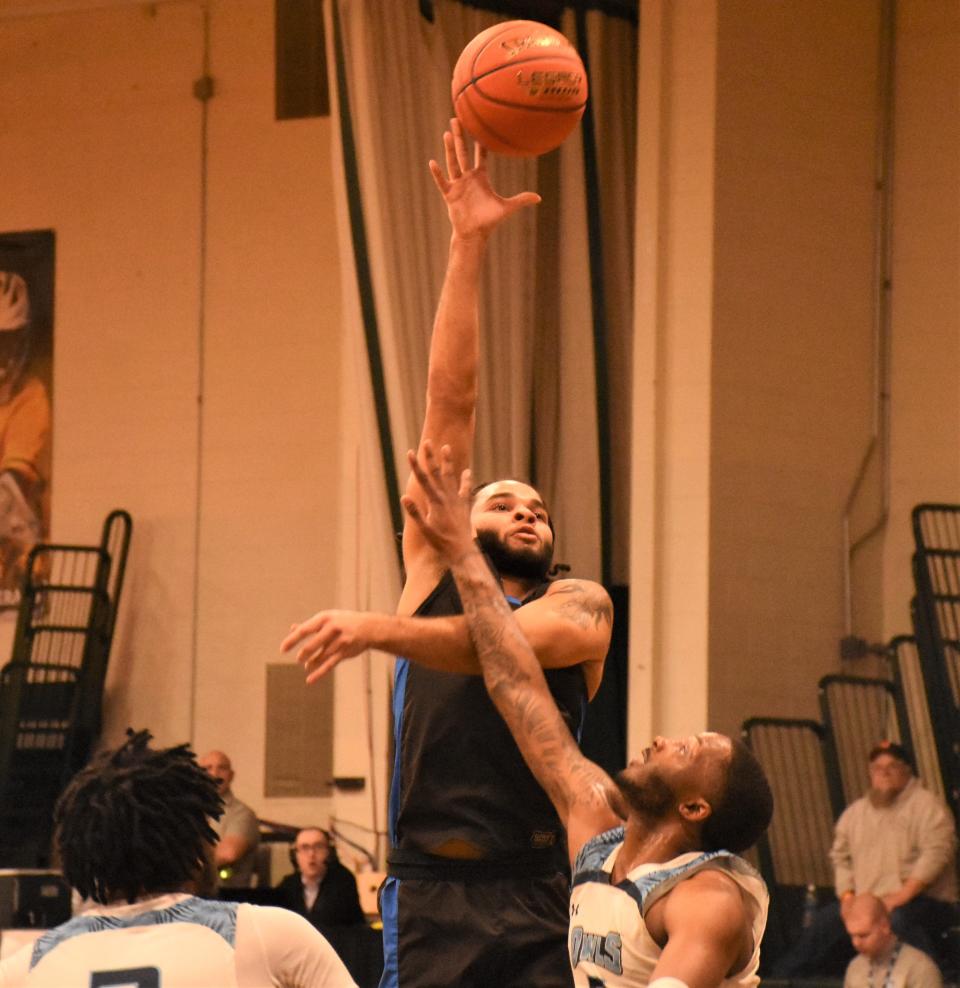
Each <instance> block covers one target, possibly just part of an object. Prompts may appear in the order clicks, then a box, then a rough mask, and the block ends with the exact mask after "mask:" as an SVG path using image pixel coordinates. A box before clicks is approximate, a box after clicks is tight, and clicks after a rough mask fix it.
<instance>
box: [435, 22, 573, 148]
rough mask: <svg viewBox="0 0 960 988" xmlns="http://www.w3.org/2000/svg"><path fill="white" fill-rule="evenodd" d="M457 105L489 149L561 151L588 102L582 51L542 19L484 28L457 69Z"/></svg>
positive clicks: (475, 135) (468, 128)
mask: <svg viewBox="0 0 960 988" xmlns="http://www.w3.org/2000/svg"><path fill="white" fill-rule="evenodd" d="M451 95H452V97H453V107H454V110H455V112H456V114H457V117H458V119H459V120H460V123H461V124H463V126H464V128H465V129H466V131H467V133H469V134H470V136H471V137H472V138H473V139H474V140H475V141H478V142H479V143H480V144H482V145H483V146H484V147H485V148H487V150H488V151H496V152H498V153H499V154H511V155H516V156H520V157H535V156H536V155H538V154H545V153H546V152H547V151H552V150H553V149H554V148H556V147H559V146H560V145H561V144H562V143H563V141H564V140H565V139H566V137H567V136H568V135H569V134H570V132H571V131H572V130H573V128H574V127H575V126H576V125H577V121H579V119H580V118H581V117H582V116H583V110H584V107H585V106H586V104H587V74H586V72H585V71H584V68H583V62H581V61H580V56H579V55H578V54H577V50H576V48H574V47H573V45H571V44H570V42H569V41H567V39H566V38H565V37H564V36H563V35H562V34H561V33H560V32H559V31H555V30H554V29H553V28H552V27H547V25H546V24H540V23H538V22H537V21H505V22H504V23H502V24H495V25H494V26H493V27H488V28H487V29H486V30H485V31H481V32H480V33H479V34H478V35H477V36H476V37H475V38H474V39H473V40H472V41H471V42H470V43H469V44H468V45H467V46H466V48H464V49H463V51H462V52H461V54H460V57H459V58H458V59H457V64H456V67H455V68H454V70H453V83H452V85H451Z"/></svg>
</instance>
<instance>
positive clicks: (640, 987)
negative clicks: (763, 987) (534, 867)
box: [568, 827, 769, 988]
mask: <svg viewBox="0 0 960 988" xmlns="http://www.w3.org/2000/svg"><path fill="white" fill-rule="evenodd" d="M622 844H623V828H622V827H618V828H616V829H614V830H609V831H607V832H606V833H603V834H599V835H598V836H597V837H594V838H593V840H591V841H588V842H587V844H585V845H584V846H583V848H582V849H581V850H580V853H579V854H578V855H577V861H576V864H575V865H574V874H573V882H572V890H571V893H570V936H569V941H568V947H569V950H570V966H571V967H572V968H573V975H574V982H575V984H576V985H577V986H578V988H645V986H646V985H647V984H649V981H650V976H651V974H652V973H653V970H654V968H655V967H656V963H657V960H658V958H659V957H660V953H661V949H660V947H659V945H658V944H657V943H656V941H654V939H653V937H651V936H650V933H649V932H648V931H647V927H646V923H645V922H644V917H645V916H646V912H647V910H648V909H649V907H650V906H651V905H652V904H653V903H654V902H656V901H657V899H659V898H660V897H661V896H663V895H665V894H666V893H667V892H669V891H670V890H671V889H672V888H674V887H675V886H676V885H677V884H678V883H679V882H682V881H684V880H685V879H687V878H690V877H691V876H693V875H694V874H696V873H697V872H699V871H702V870H704V869H707V868H715V869H720V870H722V871H723V872H724V874H726V875H728V876H729V877H730V878H732V879H733V880H734V881H735V882H736V883H737V884H738V885H739V886H740V887H741V889H742V890H743V891H744V893H745V898H746V901H747V902H748V903H749V904H750V909H751V920H752V927H753V943H754V949H753V954H752V956H751V958H750V961H749V963H748V964H747V966H746V967H745V968H744V969H743V971H741V972H739V973H738V974H736V975H735V976H733V977H731V978H728V979H727V980H725V981H724V982H723V984H724V985H725V986H738V988H751V986H754V985H757V984H759V978H758V977H757V974H756V972H757V968H758V966H759V962H760V940H761V939H762V937H763V930H764V927H765V926H766V919H767V905H768V901H769V898H768V895H767V889H766V885H765V884H764V882H763V879H762V878H761V877H760V876H759V875H758V874H757V873H756V871H755V870H754V869H753V868H751V867H750V865H749V864H747V862H746V861H744V860H743V859H742V858H739V857H737V856H736V855H734V854H730V853H729V852H727V851H711V852H699V851H695V852H691V853H688V854H682V855H680V856H678V857H676V858H673V859H672V860H671V861H667V862H663V863H658V864H643V865H639V866H638V867H636V868H634V869H633V870H632V871H631V872H630V873H629V874H628V875H627V877H626V878H625V879H624V880H623V881H621V882H619V883H618V884H617V885H611V884H610V873H611V871H612V870H613V866H614V862H615V861H616V859H617V855H618V854H619V852H620V847H621V846H622Z"/></svg>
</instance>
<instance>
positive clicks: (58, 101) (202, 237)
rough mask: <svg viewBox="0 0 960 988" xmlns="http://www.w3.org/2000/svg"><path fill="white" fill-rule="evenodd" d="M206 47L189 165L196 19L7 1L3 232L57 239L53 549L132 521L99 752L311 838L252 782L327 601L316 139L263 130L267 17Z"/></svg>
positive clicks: (330, 278) (328, 421) (329, 332)
mask: <svg viewBox="0 0 960 988" xmlns="http://www.w3.org/2000/svg"><path fill="white" fill-rule="evenodd" d="M208 38H209V72H210V74H211V75H212V76H213V78H214V80H215V86H216V92H215V95H214V97H213V99H212V100H210V102H209V104H208V107H207V111H208V118H207V133H206V145H205V147H204V143H203V133H202V116H203V108H202V105H201V103H200V102H198V100H197V99H195V98H194V96H193V95H192V90H193V84H194V81H195V80H196V79H197V78H198V77H199V76H201V75H202V74H203V65H204V44H205V25H204V17H203V13H202V8H201V6H200V5H199V4H198V3H196V2H189V0H183V2H179V0H174V2H165V3H163V2H161V3H153V4H140V3H137V4H133V3H117V2H115V0H114V2H100V3H94V2H89V3H80V2H76V0H64V2H56V0H54V2H43V3H39V2H33V0H5V3H4V5H3V6H2V7H0V64H2V65H3V71H2V72H0V133H2V134H3V147H4V196H3V204H2V206H0V230H24V229H34V228H46V227H50V228H53V229H54V230H55V231H56V235H57V275H56V277H57V284H56V326H55V365H54V377H55V382H54V462H53V472H54V492H53V506H52V510H53V517H52V526H53V537H54V538H55V539H57V540H66V541H70V540H76V541H93V540H95V539H96V537H97V535H98V532H99V525H100V522H101V520H102V518H103V516H104V514H105V513H106V512H107V511H108V510H109V509H111V508H113V507H115V506H120V507H125V508H127V509H129V510H130V512H131V513H132V515H133V518H134V526H135V528H134V541H133V547H132V555H131V563H130V571H129V577H128V584H127V587H126V591H125V600H124V603H123V607H122V614H121V625H120V628H119V635H118V639H117V641H116V642H115V651H114V654H113V658H112V663H111V671H110V676H109V682H108V691H109V697H108V706H107V724H106V730H107V735H108V737H109V738H110V739H111V740H112V739H115V738H117V737H118V736H119V735H120V734H121V732H122V731H123V729H124V728H125V727H126V726H127V725H128V724H134V725H137V726H148V727H150V728H151V729H152V730H153V731H154V733H155V734H156V735H157V737H158V738H159V739H160V740H161V741H162V742H164V743H172V742H175V741H181V740H184V739H185V738H192V740H193V741H194V742H195V744H196V745H197V747H198V748H200V749H205V748H207V747H211V746H217V747H222V748H224V749H225V750H227V751H228V752H229V753H230V754H231V755H232V756H233V759H234V763H235V768H236V770H237V782H236V788H237V791H238V792H239V793H240V794H241V795H242V796H243V797H245V798H246V799H248V801H249V802H251V803H252V804H253V805H254V806H255V807H256V808H257V809H258V810H259V811H260V812H261V814H262V815H264V816H267V817H272V818H279V819H288V820H292V821H297V820H309V819H311V818H317V817H319V818H321V819H324V818H325V813H326V811H327V809H328V803H327V801H324V800H265V799H264V798H263V770H264V707H265V701H264V694H265V665H266V663H267V662H270V661H276V660H277V659H278V654H277V645H278V642H279V640H280V638H281V637H282V635H283V634H284V633H285V630H286V628H287V627H288V626H289V624H290V623H291V621H293V620H296V619H298V618H301V617H304V616H306V615H308V614H310V613H312V612H313V611H314V610H316V609H317V607H318V606H319V605H320V604H321V603H323V602H330V601H332V600H333V599H334V596H335V591H336V585H335V573H336V565H335V560H336V552H337V518H336V505H337V503H338V489H337V481H336V478H337V474H338V457H339V450H338V431H339V430H338V421H339V373H338V365H339V336H338V322H339V298H340V295H339V292H340V273H339V264H338V258H337V253H336V231H335V218H334V212H333V207H332V203H331V169H330V121H329V119H309V120H301V121H288V122H282V123H278V122H276V121H275V120H274V113H273V98H274V97H273V3H272V2H271V0H229V2H215V3H212V4H211V5H210V21H209V35H208ZM204 174H205V175H206V186H205V187H204V184H203V176H204ZM204 255H205V266H204V264H203V258H204ZM203 272H205V273H206V282H205V284H203V283H202V280H201V276H202V273H203Z"/></svg>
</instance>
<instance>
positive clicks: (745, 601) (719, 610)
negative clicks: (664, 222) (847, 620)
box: [708, 0, 879, 732]
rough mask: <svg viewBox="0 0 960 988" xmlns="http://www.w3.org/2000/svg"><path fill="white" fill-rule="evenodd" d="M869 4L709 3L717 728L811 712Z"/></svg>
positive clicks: (857, 351) (860, 376)
mask: <svg viewBox="0 0 960 988" xmlns="http://www.w3.org/2000/svg"><path fill="white" fill-rule="evenodd" d="M878 10H879V5H878V4H876V3H873V2H855V3H845V4H842V5H839V6H838V5H836V4H833V3H828V2H819V0H818V2H812V3H805V4H788V5H784V4H757V3H755V2H751V0H733V2H730V0H724V2H722V3H721V4H719V17H720V27H719V32H718V71H717V148H716V169H717V171H716V175H717V178H716V189H717V192H716V204H717V205H716V213H715V219H716V226H715V236H716V242H715V263H716V267H715V292H714V307H713V330H714V335H713V368H712V382H711V384H712V389H713V401H712V412H713V417H712V431H711V478H710V480H711V515H710V541H709V551H710V688H709V696H710V700H709V717H708V719H709V723H710V724H711V725H712V726H716V727H717V728H719V729H721V730H725V731H727V732H732V731H735V730H737V729H738V728H739V726H740V723H741V721H742V720H743V719H744V718H745V717H747V716H750V715H753V714H778V715H781V716H783V715H787V716H812V715H814V714H815V713H816V709H817V708H816V680H817V678H819V676H820V675H822V674H824V673H826V672H831V671H834V670H835V669H836V667H837V665H838V660H837V656H838V647H837V643H838V641H839V639H840V637H841V635H842V634H843V608H842V604H843V584H842V567H841V559H842V551H841V550H842V543H841V539H842V527H841V520H842V515H843V505H844V502H845V499H846V497H847V493H848V491H849V489H850V485H851V483H852V481H853V477H854V475H855V473H856V470H857V467H858V461H859V459H860V456H861V453H862V450H863V448H864V446H865V444H866V442H867V438H868V436H869V430H870V413H871V396H872V375H873V368H872V359H873V348H872V329H873V323H872V317H873V311H874V307H873V258H874V233H873V231H874V191H873V177H874V158H875V144H876V116H877V113H876V106H877V64H878V38H879V22H878ZM878 591H879V579H878V578H876V579H874V581H873V586H872V588H871V592H872V593H874V594H875V595H877V594H878Z"/></svg>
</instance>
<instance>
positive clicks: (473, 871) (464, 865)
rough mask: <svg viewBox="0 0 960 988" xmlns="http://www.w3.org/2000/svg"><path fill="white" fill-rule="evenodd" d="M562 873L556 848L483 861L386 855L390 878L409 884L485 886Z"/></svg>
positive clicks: (404, 852)
mask: <svg viewBox="0 0 960 988" xmlns="http://www.w3.org/2000/svg"><path fill="white" fill-rule="evenodd" d="M563 871H564V868H563V865H562V864H561V863H560V859H559V855H558V854H557V852H556V849H555V848H550V849H548V850H546V851H526V852H524V853H522V854H517V855H511V856H510V857H500V858H482V859H480V860H473V859H462V858H443V857H439V856H438V855H436V854H425V853H424V852H422V851H413V850H410V849H408V848H394V849H393V850H392V851H390V853H389V854H388V855H387V874H388V875H390V876H391V877H392V878H399V879H406V880H408V881H409V880H414V879H423V880H427V881H430V880H433V881H448V882H470V881H474V882H483V881H493V880H496V879H498V878H546V877H549V876H551V875H556V874H559V873H561V872H563Z"/></svg>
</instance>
